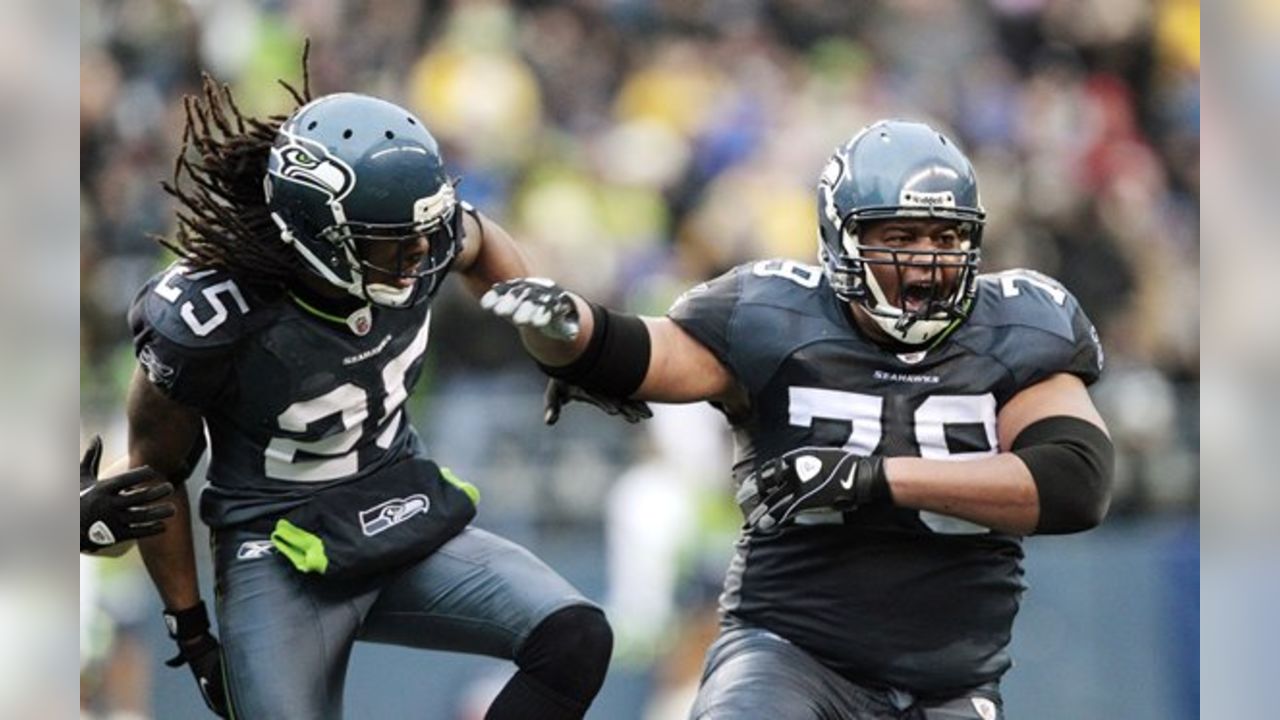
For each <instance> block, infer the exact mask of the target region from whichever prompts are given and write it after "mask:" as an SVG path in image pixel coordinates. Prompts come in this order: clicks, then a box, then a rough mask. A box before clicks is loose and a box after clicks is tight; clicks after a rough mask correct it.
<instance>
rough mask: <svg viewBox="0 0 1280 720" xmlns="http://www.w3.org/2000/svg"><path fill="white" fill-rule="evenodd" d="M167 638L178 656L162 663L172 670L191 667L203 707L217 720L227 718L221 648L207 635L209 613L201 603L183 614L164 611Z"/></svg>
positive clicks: (209, 634) (215, 639)
mask: <svg viewBox="0 0 1280 720" xmlns="http://www.w3.org/2000/svg"><path fill="white" fill-rule="evenodd" d="M164 624H165V627H167V628H168V629H169V637H171V638H173V640H174V642H176V643H178V654H177V655H175V656H174V657H172V658H170V659H168V660H166V661H165V663H164V664H165V665H168V666H169V667H172V668H176V667H181V666H183V665H190V666H191V674H192V675H195V678H196V686H197V687H199V688H200V695H201V696H202V697H203V698H204V704H205V705H207V706H208V707H209V710H211V711H212V712H213V714H215V715H217V716H218V717H227V692H226V686H225V685H224V684H223V682H222V646H220V645H219V644H218V638H216V637H214V636H213V634H212V633H210V632H209V613H208V612H207V611H206V610H205V607H204V602H200V603H197V604H196V605H195V606H194V607H191V608H188V609H186V610H178V611H171V610H165V611H164Z"/></svg>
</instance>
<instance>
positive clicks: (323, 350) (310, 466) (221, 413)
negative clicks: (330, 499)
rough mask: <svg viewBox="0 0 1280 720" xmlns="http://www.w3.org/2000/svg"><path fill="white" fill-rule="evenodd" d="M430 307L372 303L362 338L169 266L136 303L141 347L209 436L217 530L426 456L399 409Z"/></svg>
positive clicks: (158, 378) (204, 508)
mask: <svg viewBox="0 0 1280 720" xmlns="http://www.w3.org/2000/svg"><path fill="white" fill-rule="evenodd" d="M430 320H431V313H430V310H429V303H422V304H421V305H418V306H416V307H413V308H406V309H397V310H386V309H380V308H373V314H372V317H371V322H370V323H369V325H368V332H367V334H365V335H357V334H356V333H355V332H353V330H351V329H349V328H348V327H347V326H346V325H343V324H340V323H337V322H332V321H329V320H322V319H320V318H317V317H315V316H314V315H312V314H311V313H309V312H308V311H306V310H304V309H302V308H301V307H299V306H298V305H297V304H296V303H295V302H294V301H292V300H290V299H289V298H288V296H286V295H284V294H281V293H273V294H270V295H267V294H263V293H255V292H254V291H253V289H252V288H250V287H247V286H244V285H241V284H238V283H236V281H235V280H234V279H233V278H231V277H230V276H228V275H227V274H226V273H223V272H220V271H216V270H191V269H189V268H187V267H186V266H184V265H181V264H175V265H172V266H170V267H169V269H167V270H166V271H164V272H162V273H160V274H159V275H157V276H156V277H154V278H152V279H151V280H150V281H149V282H147V283H146V285H144V286H143V288H142V289H141V290H140V291H139V293H138V295H137V297H136V298H135V299H134V301H133V305H132V307H131V308H130V310H129V323H130V326H131V328H132V330H133V337H134V346H135V351H136V353H137V355H138V360H139V363H140V364H141V365H142V367H143V369H144V370H145V372H146V373H147V376H148V378H149V379H150V380H151V382H152V384H154V385H155V386H156V387H157V388H159V389H160V391H161V392H163V393H164V394H165V395H167V396H168V397H170V398H172V399H173V400H175V401H177V402H179V403H182V404H183V405H187V406H190V407H192V408H195V409H197V410H199V411H200V413H201V414H202V415H203V417H204V422H205V428H206V430H207V432H208V435H209V441H210V450H211V456H210V463H209V472H208V480H209V484H208V485H207V486H206V487H205V489H204V491H203V492H202V493H201V498H200V514H201V517H202V518H203V519H204V520H205V522H207V523H208V524H209V525H210V526H211V527H215V528H217V527H226V526H229V525H235V524H240V523H244V522H247V521H251V520H255V519H258V518H263V517H274V516H278V515H280V514H281V513H283V512H285V511H287V510H289V509H291V508H293V507H295V506H296V505H298V504H299V503H301V502H302V501H303V500H305V498H306V497H308V496H309V495H310V494H311V493H313V492H315V491H316V490H317V489H318V488H321V487H325V486H327V485H329V484H332V483H337V482H346V481H351V480H354V479H358V478H361V477H365V476H367V475H368V474H369V473H373V472H377V471H378V469H380V468H382V467H385V466H387V465H389V464H390V463H391V462H392V461H394V460H396V459H399V458H401V457H404V456H405V455H406V454H408V453H414V452H421V449H420V447H419V443H418V440H417V437H416V435H415V433H414V432H413V430H412V429H411V428H410V426H409V422H408V419H407V418H406V417H405V411H404V408H403V405H404V401H405V399H406V398H407V397H408V394H409V392H410V391H411V390H412V388H413V386H414V383H415V382H416V381H417V379H418V375H419V373H420V371H421V368H422V358H423V354H424V352H425V351H426V348H427V333H428V328H429V326H430Z"/></svg>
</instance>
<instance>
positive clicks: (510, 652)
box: [127, 60, 612, 720]
mask: <svg viewBox="0 0 1280 720" xmlns="http://www.w3.org/2000/svg"><path fill="white" fill-rule="evenodd" d="M304 66H305V60H304ZM308 85H309V83H306V84H304V90H303V91H302V92H298V91H296V90H294V89H293V88H291V87H289V86H288V85H287V84H286V88H288V89H289V90H290V92H292V93H293V96H294V98H295V100H296V101H297V103H298V105H299V106H300V107H298V108H297V109H296V110H295V111H294V112H293V113H292V114H290V115H289V116H287V117H273V118H269V119H265V120H263V119H257V118H249V117H244V116H243V115H242V114H241V113H240V111H239V110H238V109H237V108H236V107H235V105H234V102H233V99H232V97H231V93H230V91H229V90H228V89H227V88H226V87H225V86H218V85H216V84H215V83H213V82H212V81H211V80H209V79H208V78H206V80H205V83H204V88H203V92H202V94H201V95H200V96H199V97H188V98H187V99H186V112H187V127H186V135H185V144H184V152H183V153H182V154H181V155H180V156H179V158H178V161H177V166H176V169H175V173H174V179H173V181H172V182H171V183H168V184H166V189H167V190H169V192H170V193H171V194H173V195H174V196H175V197H176V198H177V200H178V202H179V204H180V209H179V211H178V231H177V235H176V238H175V239H173V240H172V241H168V242H166V244H167V245H168V246H169V247H170V248H171V249H172V250H173V251H174V252H176V253H177V254H178V255H179V256H180V259H179V260H178V262H176V263H175V264H174V265H172V266H171V267H169V268H168V269H167V270H165V271H163V272H161V273H159V274H158V275H157V276H156V277H154V278H152V279H151V280H150V281H149V282H147V283H146V285H145V286H144V287H143V288H142V289H141V291H140V292H139V293H138V295H137V297H136V299H135V301H134V303H133V305H132V307H131V309H130V313H129V321H130V323H131V326H132V329H133V336H134V342H135V346H136V351H137V356H138V360H139V365H140V367H139V370H138V372H137V373H136V374H135V376H134V378H133V381H132V385H131V387H130V391H129V397H128V406H127V414H128V420H129V455H128V464H129V466H130V467H141V466H143V465H146V466H149V467H150V468H152V469H153V470H154V471H155V472H156V473H158V474H159V475H160V476H161V478H163V479H164V480H167V481H169V482H173V483H175V484H176V483H179V482H181V481H182V480H183V479H185V477H186V474H187V473H188V471H189V468H190V466H191V464H192V463H191V462H190V458H191V455H192V450H193V448H195V449H196V452H197V453H198V452H199V451H200V450H202V449H203V443H204V442H205V436H206V433H207V437H208V444H209V447H210V450H211V459H210V463H209V467H208V480H209V483H208V485H207V486H206V487H205V488H204V489H203V491H202V493H201V495H200V502H199V513H200V516H201V517H202V518H203V520H204V521H205V522H206V523H207V524H208V525H209V527H210V528H211V531H212V539H213V558H214V565H215V568H214V570H215V576H216V579H217V593H216V599H217V608H216V609H217V617H218V626H219V634H220V635H221V636H222V642H221V643H219V642H218V641H217V640H216V639H215V637H214V636H213V634H211V632H210V623H209V619H208V615H207V612H206V609H205V605H204V603H203V602H202V601H201V595H200V592H199V588H198V586H197V582H196V569H195V561H194V556H193V551H192V541H191V523H190V519H189V518H190V508H189V506H188V502H187V499H186V493H184V492H178V493H175V494H174V497H175V500H176V502H175V506H176V511H177V512H176V515H175V517H174V518H173V519H172V520H171V521H170V522H169V523H168V527H167V529H166V530H165V532H163V533H162V534H159V535H156V536H154V537H148V538H146V539H144V540H142V541H140V543H139V545H140V548H141V552H142V556H143V559H144V561H145V563H146V566H147V570H148V571H149V573H150V575H151V577H152V580H153V581H154V583H155V584H156V587H157V589H158V590H159V592H160V595H161V598H162V600H163V602H164V606H165V608H166V609H165V612H164V617H165V621H166V623H167V625H168V629H169V632H170V634H171V635H172V636H173V638H174V639H175V640H176V641H177V643H178V650H179V652H178V655H177V657H175V658H174V659H173V660H172V661H170V665H172V666H175V667H176V666H178V665H181V664H183V663H186V664H189V665H190V667H191V669H192V671H193V672H194V674H195V677H196V680H197V683H198V685H199V687H200V690H201V692H202V693H203V695H204V698H205V701H206V703H207V704H208V706H209V708H210V709H211V710H213V711H214V712H215V713H217V714H219V715H224V716H226V715H228V714H231V713H232V712H234V715H236V716H239V717H247V718H335V717H339V716H340V715H341V714H342V702H343V678H344V676H345V673H346V666H347V662H348V659H349V657H350V653H351V649H352V644H353V643H354V642H355V641H356V640H365V641H369V642H376V643H388V644H395V645H402V646H410V647H416V648H431V649H439V650H452V651H458V652H466V653H478V654H484V655H491V656H495V657H499V658H505V659H510V660H514V661H515V663H516V665H517V667H518V671H517V672H516V673H515V675H514V676H513V677H512V679H511V680H510V682H508V683H507V685H506V686H505V687H504V688H503V689H502V691H501V692H500V693H499V695H498V696H497V699H496V700H495V701H494V703H493V705H492V707H491V708H490V710H489V715H488V717H490V718H524V719H535V720H536V719H539V718H545V719H547V720H551V719H558V718H578V717H581V716H582V715H583V714H584V713H585V712H586V709H587V707H588V705H589V704H590V702H591V701H592V699H593V698H594V696H595V694H596V692H597V691H598V690H599V688H600V685H601V683H602V682H603V680H604V675H605V670H606V667H607V664H608V660H609V656H610V652H611V647H612V635H611V632H610V629H609V625H608V623H607V621H606V620H605V617H604V614H603V613H602V612H601V611H600V610H599V609H598V608H597V607H596V606H594V605H592V604H591V603H590V602H588V601H587V600H586V599H584V598H583V597H582V596H581V595H580V594H579V593H578V592H577V591H576V590H575V589H574V588H573V587H572V586H570V584H569V583H568V582H566V581H565V580H564V579H563V578H561V577H560V576H559V575H557V574H556V573H555V572H554V571H552V570H551V569H550V568H549V567H547V566H546V565H545V564H543V563H542V562H541V561H540V560H538V559H537V558H536V557H534V556H533V555H532V554H531V553H529V552H528V551H527V550H525V549H524V548H522V547H520V546H518V545H515V544H514V543H511V542H509V541H507V540H504V539H502V538H500V537H497V536H495V535H492V534H490V533H487V532H485V531H483V530H479V529H477V528H473V527H470V526H469V525H468V523H469V521H470V520H471V518H472V517H473V516H474V514H475V503H476V502H477V500H478V495H479V493H478V491H477V490H476V488H474V487H473V486H471V485H469V484H467V483H465V482H463V481H462V480H460V479H459V478H458V477H456V476H455V475H454V474H453V473H452V472H450V471H449V469H448V468H445V467H440V466H439V465H437V464H435V463H434V462H433V461H432V460H431V459H429V458H430V455H429V453H428V451H427V449H426V448H424V447H423V443H422V442H421V441H420V439H419V438H418V435H417V434H416V432H415V431H414V429H413V428H412V426H411V425H410V423H409V419H408V417H407V414H406V411H405V408H404V402H405V399H406V398H407V397H408V395H409V393H410V392H412V390H413V388H414V385H415V384H416V382H417V380H418V377H419V375H420V373H421V369H422V359H423V355H424V353H425V352H426V350H427V340H428V327H429V324H430V320H431V300H432V297H433V296H434V295H435V293H436V292H437V290H438V289H439V288H440V285H441V282H442V281H443V279H444V277H445V274H446V273H448V272H456V273H458V274H460V275H461V276H462V278H463V280H464V282H465V284H466V286H467V287H468V288H469V289H470V290H471V291H472V292H473V293H475V294H476V295H479V294H480V293H482V292H483V291H484V290H486V289H488V288H489V287H490V286H491V285H492V284H493V283H495V282H498V281H501V280H505V279H509V278H513V277H518V276H522V275H526V274H528V268H527V265H526V262H525V260H524V258H523V257H522V255H521V253H520V251H519V250H518V248H517V246H516V245H515V244H514V243H513V241H512V240H511V238H510V237H509V236H508V235H507V233H506V232H505V231H503V230H502V228H500V227H499V226H498V225H496V224H495V223H494V222H493V221H492V220H490V219H489V218H487V217H485V216H484V215H482V214H481V213H479V212H477V211H476V210H475V209H474V208H472V207H471V206H469V205H468V204H466V203H465V202H462V201H460V200H459V199H458V198H457V196H456V195H455V192H454V183H453V182H452V181H451V180H450V179H449V178H448V177H447V176H446V174H445V167H444V164H443V160H442V158H441V155H440V150H439V147H438V145H437V143H436V141H435V139H434V138H433V137H432V136H431V134H430V133H429V132H428V131H427V129H426V128H425V127H424V126H423V124H422V122H421V121H420V120H419V119H418V118H416V117H415V116H414V115H413V114H412V113H410V112H409V111H407V110H405V109H403V108H401V107H398V106H396V105H394V104H392V103H389V102H385V101H382V100H379V99H376V98H372V97H368V96H364V95H357V94H346V93H344V94H336V95H326V96H324V97H320V98H316V99H311V97H310V91H309V87H308Z"/></svg>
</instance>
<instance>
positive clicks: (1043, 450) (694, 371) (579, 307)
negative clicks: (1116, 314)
mask: <svg viewBox="0 0 1280 720" xmlns="http://www.w3.org/2000/svg"><path fill="white" fill-rule="evenodd" d="M818 221H819V228H820V233H819V235H820V238H819V240H820V242H819V265H818V266H810V265H805V264H801V263H797V262H793V261H791V260H763V261H760V262H752V263H747V264H744V265H741V266H739V267H737V268H734V269H733V270H731V271H729V272H728V273H726V274H724V275H722V276H720V277H718V278H716V279H714V280H711V281H710V282H707V283H703V284H702V285H699V286H697V287H694V288H692V289H691V290H689V291H688V292H686V293H685V294H684V295H683V296H682V297H681V298H679V299H678V300H677V301H676V303H675V304H674V305H673V306H672V308H671V309H670V311H669V312H668V313H667V316H666V317H662V318H648V317H646V318H638V317H635V316H630V315H625V314H621V313H616V312H613V311H610V310H607V309H605V308H602V307H600V306H598V305H595V304H592V303H589V302H587V301H585V300H584V299H583V298H580V297H578V296H576V295H573V294H571V293H568V292H566V291H564V290H562V289H560V288H559V287H558V286H555V285H554V284H551V283H550V282H549V281H546V280H517V281H509V282H505V283H500V284H498V285H496V286H495V287H494V288H493V289H492V290H491V292H490V293H488V294H487V295H486V296H485V297H484V298H482V300H481V304H482V306H484V307H487V308H488V309H489V310H490V311H491V312H493V313H495V314H497V315H499V316H502V317H507V318H509V319H510V320H511V321H512V322H513V323H515V324H516V325H517V326H519V327H520V328H521V334H522V337H523V339H524V342H525V345H526V347H527V348H528V349H529V351H530V352H531V354H532V355H533V356H534V357H535V358H536V359H537V360H538V361H539V362H540V364H541V365H542V366H543V369H544V370H545V371H546V372H547V373H548V374H550V375H551V376H553V377H554V378H555V380H553V382H556V383H569V384H572V385H575V386H578V387H580V388H582V389H585V390H586V391H591V392H596V393H599V394H603V395H608V396H612V397H615V398H625V399H629V400H632V401H635V400H655V401H659V402H693V401H700V400H706V401H711V402H713V403H715V404H716V405H717V407H719V408H720V409H721V410H722V411H723V412H724V414H725V416H726V417H727V419H728V421H729V422H730V424H731V425H732V427H733V431H734V433H735V437H736V442H735V445H736V456H735V458H734V460H735V463H734V468H735V480H736V488H737V501H738V503H739V505H740V506H741V509H742V512H743V516H744V519H745V522H744V524H743V528H742V534H741V537H740V539H739V541H738V543H737V552H736V555H735V556H734V558H733V560H732V562H731V563H730V566H729V570H728V574H727V577H726V578H725V583H724V592H723V594H722V596H721V613H722V616H723V622H722V628H721V633H720V636H719V637H718V638H717V640H716V641H715V643H714V644H713V645H712V647H711V648H710V650H709V651H708V655H707V661H706V666H705V670H704V673H703V679H702V685H701V688H700V691H699V693H698V697H697V700H696V703H695V705H694V708H693V710H692V717H694V718H699V719H701V718H721V717H726V718H729V717H731V718H762V719H763V718H768V719H769V720H777V719H779V718H797V719H800V718H805V719H809V718H830V719H832V720H835V719H836V718H844V719H854V720H861V719H866V720H870V719H871V718H903V719H906V718H912V719H917V718H923V719H925V720H942V718H975V719H980V720H992V719H993V718H996V717H1001V716H1002V704H1001V699H1000V691H999V683H1000V678H1001V676H1002V675H1003V674H1004V672H1005V671H1006V670H1008V669H1009V666H1010V659H1009V655H1008V652H1007V648H1008V645H1009V639H1010V632H1011V629H1012V626H1013V619H1014V616H1015V614H1016V613H1017V610H1018V604H1019V599H1020V597H1021V594H1022V591H1023V582H1022V574H1023V572H1022V538H1023V537H1024V536H1026V535H1029V534H1053V533H1072V532H1077V531H1081V530H1086V529H1088V528H1091V527H1093V526H1095V525H1097V524H1098V523H1099V522H1100V521H1101V519H1102V517H1103V515H1104V514H1105V512H1106V509H1107V506H1108V502H1109V497H1110V483H1111V476H1112V465H1113V455H1114V451H1113V448H1112V445H1111V442H1110V440H1109V438H1108V434H1107V430H1106V427H1105V425H1104V423H1103V421H1102V419H1101V418H1100V417H1099V415H1098V412H1097V411H1096V410H1095V408H1094V405H1093V403H1092V401H1091V400H1090V397H1089V394H1088V392H1087V391H1086V386H1087V385H1088V384H1090V383H1092V382H1093V381H1094V380H1096V379H1097V377H1098V375H1099V373H1100V371H1101V369H1102V351H1101V349H1100V347H1099V343H1098V337H1097V334H1096V333H1095V332H1094V329H1093V326H1092V325H1091V324H1090V322H1089V320H1088V319H1087V318H1086V317H1085V315H1084V313H1083V312H1082V311H1081V309H1080V307H1079V305H1078V304H1077V302H1076V300H1075V299H1074V298H1073V297H1072V296H1071V294H1070V293H1069V292H1068V291H1067V290H1066V289H1065V288H1063V287H1062V286H1061V285H1059V284H1058V283H1057V282H1055V281H1054V280H1052V279H1050V278H1048V277H1046V276H1044V275H1040V274H1038V273H1035V272H1030V271H1012V272H1005V273H999V274H993V275H981V274H979V273H978V261H979V253H980V250H981V247H982V231H983V226H984V222H985V214H984V211H983V210H982V207H981V204H980V201H979V198H978V188H977V180H976V178H975V176H974V171H973V168H972V166H971V165H970V163H969V161H968V159H967V158H966V157H965V156H964V154H963V153H962V152H961V151H960V150H959V149H958V148H957V147H956V145H955V144H954V143H953V142H952V141H951V140H950V139H949V138H947V137H946V136H945V135H943V134H942V133H940V132H938V131H937V130H934V129H933V128H930V127H929V126H927V125H924V124H921V123H915V122H906V121H898V120H891V121H882V122H878V123H876V124H873V125H871V126H869V127H867V128H865V129H864V130H863V131H861V132H860V133H858V134H857V135H856V136H855V137H853V138H852V139H851V140H850V141H849V142H848V143H846V144H845V145H843V146H841V147H839V148H838V149H837V150H836V152H835V153H834V155H833V156H832V157H831V159H830V161H829V162H828V164H827V166H826V168H825V170H824V171H823V173H822V176H821V178H820V180H819V183H818ZM566 323H574V324H576V325H577V327H578V328H579V332H578V333H577V334H576V335H574V336H573V337H572V338H571V339H565V338H564V337H563V336H562V335H561V334H560V333H559V332H557V328H560V327H562V326H564V325H566Z"/></svg>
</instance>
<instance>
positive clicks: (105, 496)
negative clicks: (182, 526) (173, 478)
mask: <svg viewBox="0 0 1280 720" xmlns="http://www.w3.org/2000/svg"><path fill="white" fill-rule="evenodd" d="M101 461H102V438H100V437H98V436H96V435H95V436H94V437H93V441H92V442H91V443H89V449H88V450H86V451H85V453H84V457H82V458H80V552H94V551H97V550H101V549H103V548H105V547H107V546H109V545H114V544H116V543H118V542H123V541H125V540H133V539H136V538H140V537H146V536H148V535H155V534H157V533H161V532H164V523H163V522H161V520H163V519H165V518H167V517H169V516H171V515H173V513H174V507H173V503H171V502H168V501H166V502H156V501H157V500H160V498H163V497H166V496H168V495H170V494H171V493H173V486H172V485H170V484H169V483H167V482H155V481H156V480H158V479H159V476H158V475H156V473H155V472H154V471H152V470H151V468H149V467H146V466H145V465H144V466H142V467H139V468H134V469H133V470H130V471H128V472H125V473H121V474H119V475H115V476H112V477H109V478H104V479H102V480H98V463H100V462H101Z"/></svg>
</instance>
